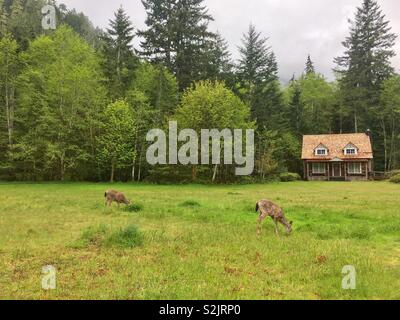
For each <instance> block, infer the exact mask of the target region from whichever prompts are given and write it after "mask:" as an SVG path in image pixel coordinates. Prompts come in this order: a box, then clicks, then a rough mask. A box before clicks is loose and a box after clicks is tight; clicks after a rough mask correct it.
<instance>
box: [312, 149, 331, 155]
mask: <svg viewBox="0 0 400 320" xmlns="http://www.w3.org/2000/svg"><path fill="white" fill-rule="evenodd" d="M327 154H328V150H326V149H325V148H318V149H316V150H315V155H316V156H326V155H327Z"/></svg>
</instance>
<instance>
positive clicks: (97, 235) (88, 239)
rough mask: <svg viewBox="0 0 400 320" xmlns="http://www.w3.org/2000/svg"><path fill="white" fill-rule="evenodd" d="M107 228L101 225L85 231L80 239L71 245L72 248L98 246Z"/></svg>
mask: <svg viewBox="0 0 400 320" xmlns="http://www.w3.org/2000/svg"><path fill="white" fill-rule="evenodd" d="M107 232H108V228H107V226H106V225H104V224H101V225H99V226H97V227H89V228H87V229H85V230H84V231H83V232H82V234H81V236H80V238H79V239H78V240H77V241H76V242H75V243H74V244H73V245H72V247H74V248H85V247H88V246H99V245H101V243H102V242H103V241H104V239H105V237H106V234H107Z"/></svg>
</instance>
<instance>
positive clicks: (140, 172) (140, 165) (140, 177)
mask: <svg viewBox="0 0 400 320" xmlns="http://www.w3.org/2000/svg"><path fill="white" fill-rule="evenodd" d="M141 179H142V150H140V155H139V172H138V181H140V180H141Z"/></svg>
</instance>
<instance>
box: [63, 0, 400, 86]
mask: <svg viewBox="0 0 400 320" xmlns="http://www.w3.org/2000/svg"><path fill="white" fill-rule="evenodd" d="M58 2H59V3H65V4H66V5H67V6H68V8H69V9H72V8H76V9H77V10H78V11H82V12H83V13H84V14H86V15H87V16H89V18H90V19H91V21H92V22H93V23H94V24H95V25H96V26H99V27H102V28H104V27H106V26H107V25H108V21H109V19H110V18H112V17H113V12H114V11H116V10H117V9H118V8H119V6H120V5H122V6H123V7H124V9H125V10H126V11H127V13H128V14H129V16H130V17H131V20H132V23H133V25H134V26H135V27H136V28H138V29H143V28H144V26H145V25H144V21H145V18H146V14H145V11H144V8H143V5H142V3H141V1H140V0H59V1H58ZM361 3H362V0H301V1H300V0H205V4H206V5H207V7H208V8H209V12H210V13H211V15H212V16H213V17H214V19H215V21H214V22H213V23H212V24H211V25H210V27H211V29H212V30H214V31H216V30H218V31H219V32H220V33H221V34H222V36H223V37H224V38H225V39H226V40H227V41H228V43H229V45H230V48H231V52H232V55H233V57H234V58H236V57H237V46H238V45H240V44H241V41H240V40H241V38H242V34H243V33H244V32H246V31H247V30H248V25H249V23H253V24H254V25H255V26H256V28H257V29H258V30H259V31H261V32H262V33H263V34H264V36H265V37H269V45H271V46H272V49H273V50H274V52H275V54H276V56H277V60H278V63H279V74H280V77H281V79H282V81H284V82H286V81H288V80H289V79H290V78H291V77H292V75H293V73H295V74H296V75H299V74H301V73H302V71H303V69H304V64H305V61H306V58H307V55H308V54H311V56H312V59H313V61H314V63H315V66H316V68H317V71H318V72H321V73H323V74H324V75H325V76H327V77H328V78H329V79H333V74H332V68H333V67H334V63H333V58H334V57H336V56H338V55H340V54H341V53H342V52H343V47H342V45H341V42H342V41H343V40H344V38H345V37H346V36H347V35H348V27H349V25H348V22H347V21H348V19H349V18H353V17H354V13H355V9H356V7H357V6H359V5H360V4H361ZM379 3H380V5H381V8H382V10H383V12H384V13H385V14H386V16H387V18H388V19H389V20H390V21H391V26H392V30H393V32H395V33H397V34H399V35H400V1H399V0H379ZM137 43H138V41H136V44H137ZM395 50H396V53H397V54H398V56H397V57H396V58H394V59H393V64H394V66H395V67H396V70H397V71H400V38H399V39H398V41H397V44H396V48H395Z"/></svg>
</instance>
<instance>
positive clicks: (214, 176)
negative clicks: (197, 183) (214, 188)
mask: <svg viewBox="0 0 400 320" xmlns="http://www.w3.org/2000/svg"><path fill="white" fill-rule="evenodd" d="M217 171H218V165H217V164H216V165H215V167H214V173H213V178H212V182H213V183H214V182H215V179H216V178H217Z"/></svg>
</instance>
